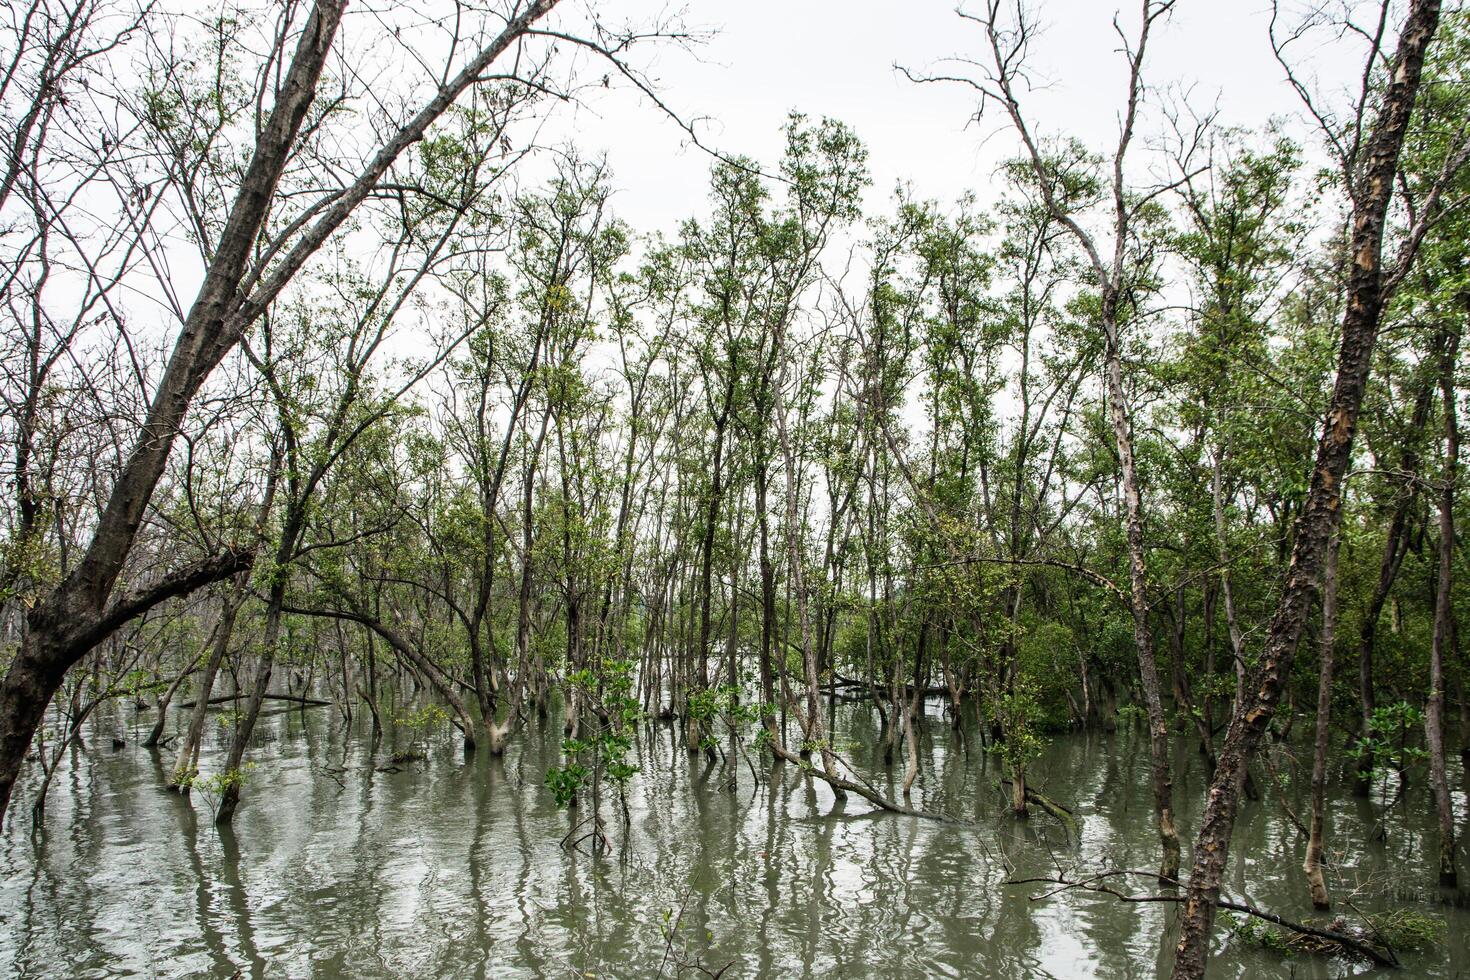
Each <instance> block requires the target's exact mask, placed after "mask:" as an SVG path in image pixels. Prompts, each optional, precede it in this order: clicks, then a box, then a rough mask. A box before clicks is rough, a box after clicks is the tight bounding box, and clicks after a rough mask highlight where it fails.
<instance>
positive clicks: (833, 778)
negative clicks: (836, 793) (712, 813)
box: [768, 739, 970, 824]
mask: <svg viewBox="0 0 1470 980" xmlns="http://www.w3.org/2000/svg"><path fill="white" fill-rule="evenodd" d="M768 744H769V745H770V748H771V752H772V754H774V755H775V756H776V758H778V759H784V760H786V761H787V762H790V763H794V764H795V765H798V766H801V767H802V768H804V769H805V770H807V771H808V772H810V773H811V774H812V775H813V776H816V777H817V778H818V779H821V780H824V781H825V782H826V783H827V785H829V786H831V787H832V788H833V789H834V790H840V791H842V792H844V793H854V794H856V795H857V796H861V797H862V798H863V799H865V800H867V801H868V802H869V803H871V804H873V805H874V806H876V807H877V808H878V809H880V810H886V811H888V812H889V813H901V814H903V815H904V816H907V817H922V818H923V819H925V820H938V821H940V822H941V823H954V824H968V823H969V822H970V821H968V820H961V819H960V818H959V817H951V816H950V815H949V814H947V813H931V812H929V811H928V810H916V809H914V808H913V807H909V806H904V805H903V804H901V803H895V802H893V801H892V800H890V799H888V798H887V797H886V796H884V795H883V794H881V793H879V792H878V791H877V790H875V789H874V788H873V787H871V786H869V785H867V784H866V783H857V782H853V781H852V780H850V779H844V778H843V777H841V776H838V775H835V774H831V775H829V774H828V773H826V772H823V771H822V770H821V769H820V768H818V767H817V766H814V765H811V763H810V760H808V759H803V758H801V757H800V756H799V755H797V754H796V753H794V752H792V751H791V750H790V749H787V748H786V747H785V746H783V745H781V743H780V742H779V741H778V740H776V739H772V740H771V741H770V742H769V743H768ZM833 756H834V757H836V758H837V759H838V761H839V762H841V761H843V760H842V759H841V757H840V756H837V753H835V752H834V753H833ZM844 764H845V763H844ZM848 769H849V770H851V769H852V767H851V766H848Z"/></svg>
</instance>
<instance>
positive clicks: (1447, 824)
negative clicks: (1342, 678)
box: [1424, 326, 1460, 888]
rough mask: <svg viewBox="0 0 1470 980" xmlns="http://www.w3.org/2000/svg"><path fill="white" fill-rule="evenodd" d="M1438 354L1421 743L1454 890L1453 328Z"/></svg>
mask: <svg viewBox="0 0 1470 980" xmlns="http://www.w3.org/2000/svg"><path fill="white" fill-rule="evenodd" d="M1446 333H1447V335H1448V336H1446V337H1445V338H1444V341H1443V345H1442V350H1441V351H1440V358H1441V362H1440V363H1441V368H1440V380H1439V384H1440V393H1441V396H1442V398H1443V400H1444V471H1443V473H1442V474H1441V476H1440V491H1439V581H1438V582H1437V583H1436V589H1435V598H1434V638H1433V640H1432V641H1431V642H1430V647H1429V701H1428V704H1427V705H1426V707H1425V710H1424V729H1425V741H1426V742H1427V743H1428V746H1429V778H1430V782H1431V783H1432V784H1433V785H1434V801H1435V811H1436V815H1437V817H1438V819H1439V883H1440V884H1441V885H1443V886H1444V887H1446V888H1454V887H1456V885H1457V884H1458V883H1459V875H1458V873H1457V872H1456V870H1455V815H1454V804H1453V800H1452V799H1451V797H1450V783H1449V777H1448V775H1447V774H1446V772H1445V752H1444V701H1445V698H1444V688H1445V679H1444V659H1445V648H1446V647H1447V646H1449V643H1450V629H1451V627H1450V618H1451V617H1452V616H1453V615H1454V610H1453V608H1452V606H1451V601H1452V598H1451V586H1452V585H1453V569H1454V557H1455V482H1456V477H1457V475H1458V474H1457V470H1458V468H1459V461H1460V427H1459V422H1458V420H1457V419H1456V418H1455V407H1456V406H1455V362H1456V360H1457V355H1458V354H1459V349H1460V331H1459V328H1458V326H1456V327H1453V328H1450V329H1449V330H1447V331H1446Z"/></svg>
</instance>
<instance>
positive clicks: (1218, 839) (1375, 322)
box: [1173, 0, 1440, 980]
mask: <svg viewBox="0 0 1470 980" xmlns="http://www.w3.org/2000/svg"><path fill="white" fill-rule="evenodd" d="M1439 14H1440V4H1439V0H1414V2H1413V4H1412V6H1411V8H1410V10H1409V14H1408V17H1407V19H1406V20H1405V22H1404V26H1403V29H1402V31H1401V33H1400V35H1399V44H1398V51H1397V52H1396V53H1395V55H1394V60H1393V62H1392V64H1393V66H1394V71H1393V75H1392V78H1391V80H1390V81H1389V84H1388V87H1387V89H1386V91H1385V92H1384V94H1383V98H1382V102H1381V108H1380V109H1379V114H1378V117H1377V120H1376V121H1375V124H1374V126H1373V132H1372V135H1371V137H1370V139H1369V140H1368V142H1367V145H1366V162H1365V166H1364V167H1363V169H1362V179H1361V181H1357V182H1355V183H1356V185H1357V186H1355V187H1353V188H1352V190H1353V191H1354V192H1355V193H1354V208H1353V219H1352V246H1351V252H1350V254H1351V256H1352V263H1351V266H1350V268H1349V271H1348V279H1347V304H1346V310H1345V312H1344V314H1343V323H1342V347H1341V349H1340V351H1339V353H1338V370H1337V379H1336V381H1335V383H1334V385H1333V392H1332V401H1331V404H1330V408H1329V409H1328V412H1327V418H1326V424H1325V425H1324V427H1323V430H1322V435H1321V438H1320V440H1319V441H1318V443H1317V456H1316V462H1315V464H1314V466H1313V470H1312V479H1311V485H1310V488H1309V489H1308V491H1307V497H1306V500H1305V502H1304V503H1303V505H1302V509H1301V512H1300V513H1299V514H1298V515H1297V519H1296V527H1295V530H1296V536H1295V542H1294V543H1293V545H1292V554H1291V562H1290V565H1289V566H1288V570H1287V575H1286V581H1285V583H1284V584H1283V586H1282V592H1281V598H1280V600H1279V601H1278V604H1277V607H1276V612H1275V614H1274V615H1273V616H1272V617H1271V622H1270V625H1269V626H1268V628H1267V632H1266V640H1265V644H1264V647H1263V649H1262V652H1261V663H1260V667H1259V668H1258V669H1257V671H1256V686H1255V689H1254V690H1252V691H1251V692H1250V694H1249V697H1248V698H1246V700H1245V703H1243V704H1242V705H1241V706H1240V710H1239V711H1236V712H1235V713H1234V714H1233V715H1232V717H1231V719H1230V726H1229V728H1228V729H1227V730H1226V733H1225V744H1224V746H1223V747H1222V749H1221V751H1220V756H1219V761H1218V764H1217V766H1216V769H1215V778H1214V779H1213V780H1212V781H1211V784H1210V790H1209V795H1208V796H1207V797H1206V802H1205V808H1204V812H1203V813H1202V814H1201V817H1200V828H1199V834H1198V837H1197V838H1196V840H1195V847H1194V866H1193V870H1192V871H1191V873H1190V877H1189V889H1188V891H1187V893H1186V895H1185V901H1184V908H1183V911H1182V913H1181V916H1180V936H1179V944H1178V947H1177V948H1176V951H1175V959H1174V971H1173V975H1174V977H1175V978H1176V980H1200V978H1203V977H1204V975H1205V963H1206V962H1207V960H1208V959H1209V952H1210V933H1211V931H1212V930H1213V928H1214V924H1215V908H1216V902H1217V901H1218V900H1219V897H1220V882H1221V879H1222V878H1223V876H1224V873H1225V863H1226V860H1227V859H1228V857H1229V854H1230V835H1231V831H1232V830H1234V828H1235V814H1236V809H1237V807H1238V805H1239V802H1240V791H1239V780H1240V778H1241V774H1242V772H1243V771H1244V769H1245V766H1246V763H1247V762H1248V761H1249V759H1250V756H1251V753H1252V752H1253V751H1254V750H1255V748H1256V745H1257V744H1258V743H1259V741H1260V739H1261V736H1262V734H1264V732H1265V731H1266V728H1267V726H1268V725H1270V723H1271V719H1272V717H1273V716H1274V715H1275V713H1276V706H1277V704H1278V703H1279V701H1280V699H1281V692H1282V687H1283V685H1284V684H1285V682H1286V679H1287V678H1288V677H1289V676H1290V673H1291V666H1292V660H1293V658H1294V657H1295V654H1296V648H1297V644H1298V642H1299V641H1300V640H1301V634H1302V629H1303V627H1304V626H1305V624H1306V619H1307V615H1308V613H1309V611H1310V609H1311V605H1312V601H1313V599H1314V598H1315V596H1316V591H1317V584H1318V577H1319V576H1320V574H1321V571H1322V566H1323V563H1324V559H1325V557H1326V552H1327V544H1328V540H1329V538H1330V537H1331V535H1332V534H1333V532H1334V531H1335V530H1336V528H1337V524H1338V517H1339V510H1340V508H1341V504H1342V480H1343V476H1344V474H1346V472H1347V468H1348V463H1349V461H1350V458H1351V456H1352V449H1353V437H1354V435H1355V434H1356V431H1357V423H1358V413H1359V410H1360V409H1361V408H1362V403H1363V392H1364V390H1365V389H1366V388H1367V385H1368V374H1369V371H1370V369H1371V367H1372V361H1373V346H1374V343H1375V342H1376V341H1377V339H1378V326H1379V320H1380V318H1381V315H1382V311H1383V307H1384V304H1385V302H1386V300H1387V298H1388V297H1387V290H1386V288H1385V281H1384V276H1383V269H1382V253H1383V227H1384V221H1385V217H1386V215H1387V213H1388V208H1389V204H1390V203H1391V201H1392V197H1393V186H1394V175H1395V174H1396V172H1397V170H1398V159H1399V153H1400V151H1401V150H1402V148H1403V143H1404V135H1405V133H1406V132H1407V131H1408V127H1409V117H1410V116H1411V114H1412V113H1413V110H1414V102H1415V97H1416V94H1417V92H1418V88H1419V78H1420V75H1421V73H1422V71H1423V67H1424V54H1425V51H1426V50H1427V49H1428V47H1429V43H1430V41H1431V40H1433V38H1434V33H1435V30H1436V29H1437V28H1438V26H1439ZM1353 176H1356V175H1353V174H1350V175H1349V177H1350V178H1351V177H1353Z"/></svg>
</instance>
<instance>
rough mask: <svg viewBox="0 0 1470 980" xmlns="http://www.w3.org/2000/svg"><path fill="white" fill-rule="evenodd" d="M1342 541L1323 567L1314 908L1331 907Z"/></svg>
mask: <svg viewBox="0 0 1470 980" xmlns="http://www.w3.org/2000/svg"><path fill="white" fill-rule="evenodd" d="M1338 544H1339V539H1338V537H1337V536H1334V537H1333V539H1332V541H1331V542H1330V543H1329V544H1328V546H1327V559H1326V563H1325V565H1324V566H1323V568H1322V635H1321V637H1320V638H1319V640H1318V648H1319V650H1320V654H1319V657H1320V661H1321V663H1320V664H1319V666H1318V670H1317V727H1316V737H1315V740H1314V741H1313V743H1312V815H1311V818H1310V820H1309V824H1308V828H1309V829H1308V832H1307V857H1306V860H1305V861H1303V862H1302V870H1303V871H1305V872H1306V875H1307V887H1308V888H1309V889H1310V890H1311V893H1312V907H1313V908H1316V909H1324V910H1325V909H1328V908H1331V906H1332V903H1331V901H1330V900H1329V899H1328V896H1327V882H1326V880H1325V879H1324V878H1323V876H1322V829H1323V823H1324V818H1325V815H1326V814H1325V811H1326V799H1325V790H1326V785H1327V745H1328V741H1329V737H1330V734H1331V730H1332V665H1333V649H1332V648H1333V644H1334V643H1335V642H1336V640H1337V551H1338Z"/></svg>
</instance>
